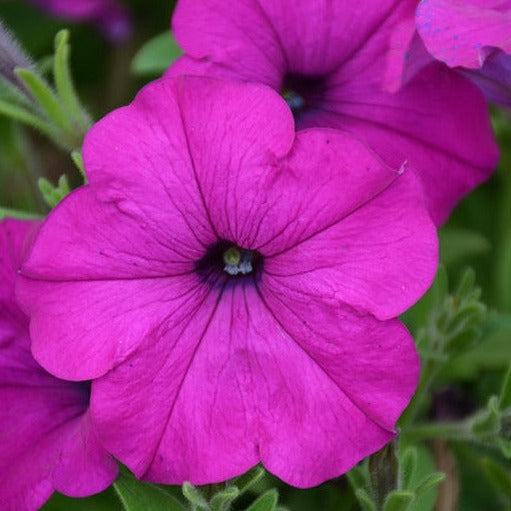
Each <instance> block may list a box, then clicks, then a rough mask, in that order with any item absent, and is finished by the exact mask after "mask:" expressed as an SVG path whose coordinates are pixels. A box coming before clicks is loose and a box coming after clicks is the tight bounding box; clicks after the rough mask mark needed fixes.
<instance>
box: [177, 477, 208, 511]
mask: <svg viewBox="0 0 511 511" xmlns="http://www.w3.org/2000/svg"><path fill="white" fill-rule="evenodd" d="M181 491H182V492H183V495H184V496H185V498H186V500H188V502H191V503H192V504H193V505H194V506H196V507H198V508H199V509H206V510H209V504H208V501H207V500H206V499H205V498H204V495H202V493H201V491H200V490H199V489H198V488H197V487H195V486H194V485H193V484H191V483H188V482H186V483H184V484H183V486H182V487H181Z"/></svg>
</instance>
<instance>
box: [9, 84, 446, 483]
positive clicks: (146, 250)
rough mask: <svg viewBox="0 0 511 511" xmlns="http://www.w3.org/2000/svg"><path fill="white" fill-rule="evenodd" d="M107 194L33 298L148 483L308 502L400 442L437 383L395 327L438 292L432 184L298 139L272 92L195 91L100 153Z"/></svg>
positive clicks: (42, 263)
mask: <svg viewBox="0 0 511 511" xmlns="http://www.w3.org/2000/svg"><path fill="white" fill-rule="evenodd" d="M83 155H84V161H85V167H86V169H87V176H88V180H89V184H88V185H87V186H85V187H82V188H80V189H78V190H77V191H75V192H73V193H72V194H71V195H70V196H69V197H67V198H66V199H65V200H64V201H63V202H62V203H61V204H59V206H58V207H57V208H56V209H55V210H54V211H53V212H52V213H51V214H50V216H49V217H48V219H47V221H46V222H45V224H44V225H43V226H42V228H41V230H40V232H39V235H38V238H37V240H36V242H35V244H34V247H33V250H32V252H31V254H30V256H29V258H28V259H27V261H26V263H25V264H24V266H23V269H22V277H21V278H20V286H19V298H20V299H21V301H22V302H23V304H24V307H25V308H26V311H27V312H29V314H30V316H31V332H32V341H33V342H32V349H33V351H34V353H35V356H36V357H37V359H38V360H39V361H40V362H41V363H42V364H43V365H44V366H45V367H47V368H48V369H49V370H51V371H54V372H55V374H58V375H60V376H61V377H66V378H70V379H91V378H99V379H97V380H95V381H94V382H93V385H92V399H91V413H92V417H93V419H94V423H95V424H97V427H98V431H99V435H100V438H101V440H102V442H103V443H104V445H105V446H106V447H107V448H108V449H109V450H110V452H112V453H113V454H114V455H115V456H116V457H118V458H119V459H120V460H121V461H122V462H123V463H125V464H127V465H128V466H129V467H130V468H131V469H132V470H133V471H134V472H135V473H136V474H137V475H138V476H139V477H143V478H146V479H149V480H152V481H158V482H164V483H182V482H183V481H185V480H188V481H192V482H193V483H197V484H201V483H212V482H215V481H223V480H226V479H227V478H230V477H233V476H235V475H238V474H240V473H242V472H244V471H246V470H247V469H249V468H250V467H251V466H253V465H255V464H257V463H258V462H260V461H262V463H263V464H264V465H265V466H266V467H267V468H268V469H269V470H270V471H272V472H273V473H275V474H276V475H277V476H279V477H280V478H282V479H283V480H285V481H287V482H289V483H290V484H293V485H296V486H301V487H306V486H311V485H315V484H318V483H320V482H322V481H324V480H325V479H327V478H331V477H334V476H337V475H339V474H341V473H342V472H344V471H346V470H348V469H349V468H350V467H351V466H353V464H354V463H356V462H357V461H359V460H360V459H361V458H363V457H365V456H367V455H369V454H370V453H372V452H374V451H376V450H377V449H379V448H380V447H381V446H382V445H384V444H385V443H386V442H388V441H389V440H390V439H391V438H392V437H393V436H394V434H395V430H394V426H395V422H396V420H397V418H398V417H399V415H400V414H401V412H402V411H403V409H404V407H405V406H406V405H407V404H408V402H409V400H410V398H411V396H412V394H413V392H414V390H415V387H416V383H417V378H418V372H419V360H418V357H417V353H416V350H415V347H414V343H413V340H412V339H411V337H410V335H409V334H408V332H407V331H406V329H405V328H404V327H403V325H402V324H401V323H400V322H399V321H398V320H396V319H392V318H394V317H395V316H396V315H398V314H400V313H401V312H403V311H404V310H405V309H406V308H407V307H409V306H410V305H412V304H413V303H414V302H415V301H416V300H417V299H418V297H419V296H420V295H421V294H422V293H423V292H424V291H425V290H426V289H427V287H428V286H429V285H430V283H431V281H432V279H433V275H434V273H435V268H436V264H437V241H436V232H435V227H434V224H433V223H432V221H431V220H430V217H429V215H428V213H427V211H426V209H425V207H424V205H423V202H422V200H421V199H420V190H419V188H420V185H418V183H417V182H416V181H415V178H414V174H413V173H411V172H408V171H405V172H403V171H394V170H391V169H390V168H388V167H387V166H386V165H385V164H383V163H382V162H381V160H380V159H379V158H378V157H377V156H376V155H374V154H373V153H371V152H369V151H368V150H367V149H366V147H365V146H364V145H363V144H362V143H360V142H359V141H357V140H356V139H353V138H352V137H351V136H350V135H348V134H346V133H343V132H337V131H334V130H329V129H309V130H303V131H300V132H298V133H295V130H294V121H293V117H292V115H291V111H290V110H289V108H288V107H287V104H286V103H285V101H284V100H283V99H282V98H281V97H280V96H279V95H278V94H276V93H275V92H274V91H272V90H271V89H270V88H268V87H265V86H262V85H257V84H244V83H236V82H224V81H217V80H213V79H205V78H199V77H196V78H193V77H180V78H177V79H167V80H165V79H163V80H159V81H157V82H154V83H153V84H150V85H149V86H147V87H146V88H145V89H143V90H142V91H141V92H140V93H139V95H138V96H137V97H136V99H135V100H134V102H133V103H132V104H131V105H129V106H127V107H124V108H120V109H118V110H116V111H114V112H112V113H111V114H109V115H108V116H107V117H106V118H105V119H103V120H102V121H100V122H99V123H98V124H96V125H95V126H94V127H93V128H92V130H91V131H90V132H89V134H88V135H87V138H86V141H85V145H84V153H83Z"/></svg>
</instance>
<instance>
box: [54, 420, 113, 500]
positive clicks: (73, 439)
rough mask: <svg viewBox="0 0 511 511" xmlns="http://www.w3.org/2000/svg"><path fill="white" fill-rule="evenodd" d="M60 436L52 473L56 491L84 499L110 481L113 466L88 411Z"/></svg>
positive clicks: (110, 482) (111, 480)
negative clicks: (57, 456) (58, 453)
mask: <svg viewBox="0 0 511 511" xmlns="http://www.w3.org/2000/svg"><path fill="white" fill-rule="evenodd" d="M62 437H63V438H62V444H63V445H62V448H61V452H60V456H59V459H58V464H57V466H56V467H55V470H54V471H53V485H54V487H55V489H56V490H57V491H59V492H61V493H64V494H65V495H68V496H69V497H86V496H88V495H91V494H93V493H99V492H100V491H103V490H104V489H105V488H108V487H109V486H110V485H111V484H112V483H113V482H114V480H115V478H116V477H117V472H118V466H117V463H116V462H115V460H114V459H113V458H112V456H110V454H108V453H107V452H106V451H105V450H104V449H103V447H102V446H101V444H100V443H99V440H98V438H97V436H96V432H95V430H94V427H93V425H92V424H91V421H90V416H89V413H88V412H87V413H85V414H84V415H82V416H81V417H80V419H79V420H76V421H74V422H72V423H70V424H69V427H68V431H66V432H65V434H62Z"/></svg>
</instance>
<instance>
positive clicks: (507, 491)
mask: <svg viewBox="0 0 511 511" xmlns="http://www.w3.org/2000/svg"><path fill="white" fill-rule="evenodd" d="M481 465H482V467H483V470H484V472H485V473H486V475H487V476H488V479H489V480H490V482H491V483H492V484H493V486H494V487H495V489H496V490H497V491H498V492H499V493H501V494H502V495H505V496H506V497H507V498H509V499H511V473H510V472H509V470H508V469H507V468H506V467H504V466H503V465H501V464H500V463H497V462H496V461H495V460H493V459H491V458H483V459H482V460H481Z"/></svg>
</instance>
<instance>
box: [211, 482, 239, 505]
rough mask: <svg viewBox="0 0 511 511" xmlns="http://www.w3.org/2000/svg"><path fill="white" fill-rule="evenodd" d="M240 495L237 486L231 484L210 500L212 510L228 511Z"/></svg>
mask: <svg viewBox="0 0 511 511" xmlns="http://www.w3.org/2000/svg"><path fill="white" fill-rule="evenodd" d="M239 495H240V491H239V489H238V488H237V487H236V486H231V487H229V488H226V489H225V490H223V491H220V492H218V493H217V494H216V495H214V496H213V498H212V499H211V501H210V507H211V511H228V510H229V509H230V508H231V503H232V502H233V501H234V500H235V499H236V498H237V497H239Z"/></svg>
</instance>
